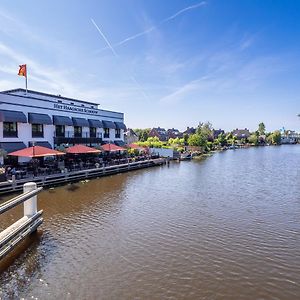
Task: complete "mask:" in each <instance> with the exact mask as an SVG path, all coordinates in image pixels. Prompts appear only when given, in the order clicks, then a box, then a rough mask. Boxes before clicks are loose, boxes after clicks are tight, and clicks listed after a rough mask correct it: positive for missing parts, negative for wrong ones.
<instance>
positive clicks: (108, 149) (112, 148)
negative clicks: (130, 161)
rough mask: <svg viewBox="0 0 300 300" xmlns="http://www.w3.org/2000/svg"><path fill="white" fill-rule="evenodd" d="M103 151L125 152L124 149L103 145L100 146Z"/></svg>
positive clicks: (113, 145)
mask: <svg viewBox="0 0 300 300" xmlns="http://www.w3.org/2000/svg"><path fill="white" fill-rule="evenodd" d="M101 147H102V149H103V150H104V151H109V152H114V151H125V150H126V149H125V148H122V147H120V146H117V145H115V144H105V145H102V146H101Z"/></svg>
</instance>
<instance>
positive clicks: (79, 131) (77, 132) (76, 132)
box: [74, 126, 82, 137]
mask: <svg viewBox="0 0 300 300" xmlns="http://www.w3.org/2000/svg"><path fill="white" fill-rule="evenodd" d="M74 137H82V127H81V126H74Z"/></svg>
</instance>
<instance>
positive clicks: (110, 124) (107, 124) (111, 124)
mask: <svg viewBox="0 0 300 300" xmlns="http://www.w3.org/2000/svg"><path fill="white" fill-rule="evenodd" d="M102 123H103V128H111V129H116V125H115V123H114V122H112V121H102Z"/></svg>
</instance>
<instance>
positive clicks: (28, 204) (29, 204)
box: [23, 182, 37, 217]
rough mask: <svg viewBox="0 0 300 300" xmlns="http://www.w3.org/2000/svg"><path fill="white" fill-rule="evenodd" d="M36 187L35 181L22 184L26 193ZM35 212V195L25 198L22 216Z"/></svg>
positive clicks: (31, 214) (32, 214)
mask: <svg viewBox="0 0 300 300" xmlns="http://www.w3.org/2000/svg"><path fill="white" fill-rule="evenodd" d="M36 189H37V185H36V183H35V182H27V183H25V184H24V185H23V192H24V193H27V192H30V191H33V190H36ZM36 213H37V196H36V195H35V196H33V197H32V198H30V199H28V200H26V201H25V202H24V216H28V217H32V216H34V215H35V214H36Z"/></svg>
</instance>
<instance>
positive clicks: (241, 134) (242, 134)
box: [232, 128, 250, 140]
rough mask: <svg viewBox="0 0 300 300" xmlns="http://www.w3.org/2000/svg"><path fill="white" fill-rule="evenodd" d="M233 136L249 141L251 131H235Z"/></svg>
mask: <svg viewBox="0 0 300 300" xmlns="http://www.w3.org/2000/svg"><path fill="white" fill-rule="evenodd" d="M232 135H233V136H235V137H236V138H237V139H238V140H241V139H247V138H248V137H249V136H250V132H249V129H247V128H245V129H235V130H233V131H232Z"/></svg>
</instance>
